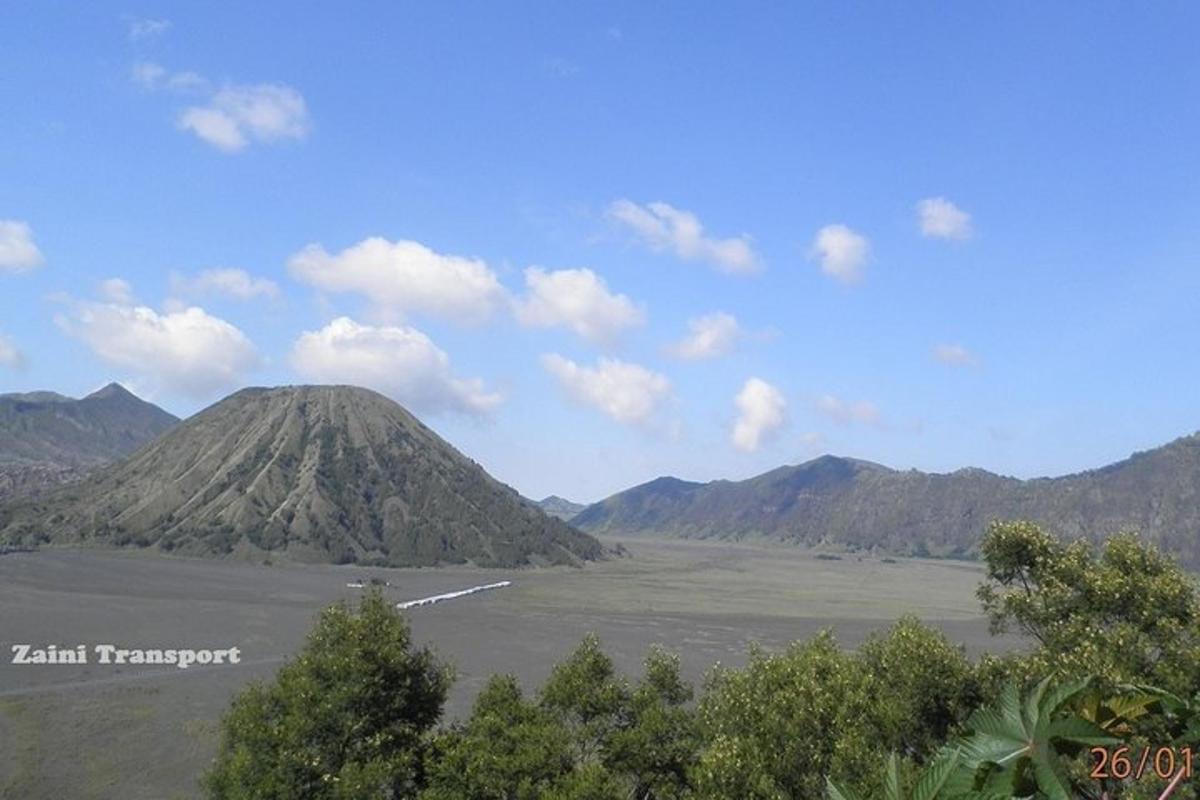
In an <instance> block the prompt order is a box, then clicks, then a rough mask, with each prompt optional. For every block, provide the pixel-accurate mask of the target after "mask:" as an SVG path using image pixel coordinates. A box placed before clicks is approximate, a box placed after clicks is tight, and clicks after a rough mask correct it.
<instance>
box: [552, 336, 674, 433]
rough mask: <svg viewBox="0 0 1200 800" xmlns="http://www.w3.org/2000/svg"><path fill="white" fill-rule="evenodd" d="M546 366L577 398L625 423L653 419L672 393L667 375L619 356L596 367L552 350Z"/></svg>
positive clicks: (576, 399)
mask: <svg viewBox="0 0 1200 800" xmlns="http://www.w3.org/2000/svg"><path fill="white" fill-rule="evenodd" d="M542 366H543V367H545V369H546V371H547V372H549V373H550V374H551V375H553V376H554V377H555V378H556V379H557V380H558V383H559V385H560V386H561V387H562V388H563V391H565V392H566V393H567V396H569V397H570V398H571V399H573V400H574V401H575V402H577V403H580V404H582V405H586V406H591V407H592V408H595V409H597V410H599V411H601V412H603V413H605V414H607V415H608V416H610V417H612V418H613V419H614V420H616V421H617V422H620V423H622V424H624V425H647V424H649V423H651V422H652V421H653V420H654V417H655V415H656V414H657V412H658V410H659V408H660V406H661V404H662V403H663V402H664V401H665V400H666V399H667V398H669V397H670V395H671V382H670V381H669V380H667V378H666V376H664V375H660V374H658V373H657V372H652V371H651V370H648V369H646V368H645V367H643V366H640V365H638V364H630V363H628V362H625V361H619V360H617V359H615V358H602V359H600V361H599V363H598V364H597V365H596V366H595V367H585V366H580V365H579V364H576V363H575V362H574V361H571V360H570V359H567V358H563V357H562V356H560V355H558V354H556V353H549V354H547V355H544V356H542Z"/></svg>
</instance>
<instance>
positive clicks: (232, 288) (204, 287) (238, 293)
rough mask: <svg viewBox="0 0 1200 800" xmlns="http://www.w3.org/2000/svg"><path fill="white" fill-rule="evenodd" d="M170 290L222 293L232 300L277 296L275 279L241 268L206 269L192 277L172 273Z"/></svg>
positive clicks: (272, 298) (180, 292) (203, 293)
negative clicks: (258, 275) (261, 276)
mask: <svg viewBox="0 0 1200 800" xmlns="http://www.w3.org/2000/svg"><path fill="white" fill-rule="evenodd" d="M171 291H172V292H173V293H175V294H183V295H208V294H216V295H224V296H226V297H232V298H233V299H234V300H253V299H254V298H256V297H265V298H267V299H269V300H275V299H277V298H278V297H279V285H278V284H277V283H275V281H272V280H267V279H266V278H256V277H254V276H253V275H251V274H250V273H248V272H246V271H245V270H243V269H206V270H204V271H203V272H201V273H200V274H198V275H197V276H196V277H194V278H185V277H182V276H180V275H172V276H171Z"/></svg>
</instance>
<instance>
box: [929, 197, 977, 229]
mask: <svg viewBox="0 0 1200 800" xmlns="http://www.w3.org/2000/svg"><path fill="white" fill-rule="evenodd" d="M917 216H918V217H919V218H920V221H921V235H922V236H925V237H928V238H931V239H969V238H971V233H972V231H971V215H970V214H968V213H967V212H965V211H963V210H962V209H961V208H959V207H958V206H956V205H954V203H951V202H950V201H949V200H947V199H946V198H944V197H927V198H925V199H924V200H922V201H921V202H919V203H917Z"/></svg>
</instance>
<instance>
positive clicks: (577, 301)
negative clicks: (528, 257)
mask: <svg viewBox="0 0 1200 800" xmlns="http://www.w3.org/2000/svg"><path fill="white" fill-rule="evenodd" d="M525 286H526V287H527V288H528V294H527V295H526V297H525V298H524V299H522V300H519V301H517V302H516V304H515V311H516V316H517V321H518V322H520V323H521V324H522V325H526V326H529V327H534V328H550V327H555V326H562V327H565V328H569V329H570V330H572V331H574V332H575V333H577V334H579V335H580V336H582V337H583V338H585V339H587V340H588V341H590V342H593V343H595V344H610V343H612V342H613V341H614V340H615V339H616V338H617V336H619V335H620V333H621V332H622V331H624V330H625V329H626V328H631V327H634V326H636V325H641V324H642V323H643V322H645V319H646V315H645V312H644V311H643V310H642V309H641V308H639V307H638V306H637V305H636V304H635V303H634V302H633V301H632V300H630V299H629V298H628V297H627V296H625V295H623V294H614V293H612V292H610V291H609V290H608V286H607V285H606V284H605V283H604V279H603V278H601V277H600V276H599V275H597V274H596V273H594V272H592V271H591V270H590V269H560V270H555V271H553V272H547V271H546V270H544V269H541V268H539V267H530V268H529V269H527V270H525Z"/></svg>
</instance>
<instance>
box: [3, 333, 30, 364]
mask: <svg viewBox="0 0 1200 800" xmlns="http://www.w3.org/2000/svg"><path fill="white" fill-rule="evenodd" d="M25 363H26V362H25V354H24V353H22V352H21V351H20V350H18V349H17V345H16V344H15V343H14V342H13V340H12V339H9V338H8V337H7V336H5V335H4V334H2V333H0V367H8V368H9V369H21V368H23V367H24V366H25Z"/></svg>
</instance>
